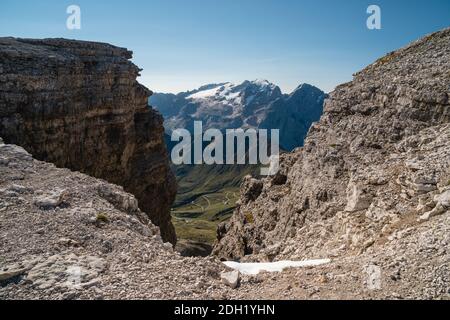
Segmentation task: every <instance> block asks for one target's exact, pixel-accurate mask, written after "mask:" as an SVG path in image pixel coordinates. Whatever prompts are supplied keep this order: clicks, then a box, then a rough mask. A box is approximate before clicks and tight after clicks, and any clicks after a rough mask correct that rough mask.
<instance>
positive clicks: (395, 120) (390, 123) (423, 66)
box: [214, 29, 450, 263]
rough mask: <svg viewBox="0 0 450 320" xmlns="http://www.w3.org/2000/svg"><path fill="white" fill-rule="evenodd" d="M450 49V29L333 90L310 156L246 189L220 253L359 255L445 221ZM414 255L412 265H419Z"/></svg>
mask: <svg viewBox="0 0 450 320" xmlns="http://www.w3.org/2000/svg"><path fill="white" fill-rule="evenodd" d="M449 44H450V29H446V30H443V31H441V32H437V33H434V34H432V35H429V36H427V37H425V38H423V39H421V40H419V41H416V42H414V43H412V44H411V45H409V46H407V47H405V48H403V49H400V50H398V51H396V52H393V53H391V54H388V55H387V56H385V57H383V58H381V59H379V60H378V61H376V62H375V63H374V64H372V65H370V66H368V67H367V68H365V69H364V70H362V71H361V72H358V73H357V74H355V75H354V80H353V81H352V82H350V83H346V84H343V85H341V86H339V87H337V88H336V90H335V91H334V92H333V93H332V94H331V95H330V98H329V99H328V100H327V101H326V103H325V110H324V115H323V116H322V118H321V120H320V122H318V123H317V124H315V125H313V127H312V128H311V129H310V131H309V134H308V137H307V139H306V142H305V146H304V148H302V149H298V150H296V151H294V152H293V153H290V154H285V155H282V159H281V170H280V172H279V173H278V175H277V176H276V177H273V178H267V179H264V180H263V181H257V180H254V179H253V180H252V179H247V180H246V181H245V182H244V185H243V191H242V195H241V201H240V206H239V207H238V209H237V210H236V211H235V213H234V216H233V217H232V219H231V221H230V222H229V223H226V224H223V225H221V226H220V227H219V229H218V242H217V243H216V246H215V248H214V253H215V254H216V255H218V256H219V257H221V258H225V259H242V258H244V257H245V256H246V255H251V256H249V257H246V258H245V259H253V260H258V259H259V260H261V259H267V260H272V259H281V258H286V257H289V258H295V259H301V258H309V259H312V258H326V257H339V256H343V255H346V254H360V253H363V252H366V251H367V250H376V249H375V248H380V249H379V250H382V249H381V248H383V246H384V245H386V242H389V241H393V239H395V237H396V235H398V234H399V233H400V234H402V236H401V237H404V236H405V234H408V235H410V234H414V231H411V230H415V229H411V228H418V226H420V224H421V223H422V222H423V221H427V220H429V219H430V218H431V219H433V218H432V217H435V216H436V215H443V214H448V213H449V207H448V192H449V191H448V190H449V189H450V143H449V141H450V102H449V97H450V45H449ZM280 177H281V178H282V179H281V178H280ZM261 184H263V185H262V186H261ZM256 191H258V192H256ZM444 220H445V219H444ZM447 220H448V219H447ZM429 227H430V228H436V230H437V228H438V227H439V228H447V229H448V226H439V225H437V224H431V226H429ZM405 230H409V231H408V232H406V231H405ZM431 231H432V230H430V234H432V233H433V232H431ZM389 239H391V240H389ZM441 240H442V241H444V240H443V239H441ZM441 240H439V241H441ZM424 241H425V242H427V241H429V240H424ZM430 241H431V240H430ZM422 244H423V243H421V244H420V245H422ZM418 245H419V244H418ZM386 246H387V245H386ZM410 249H411V252H410V253H411V255H410V257H412V259H414V261H416V260H415V259H419V258H418V257H420V256H422V257H423V252H422V251H420V250H419V249H418V248H417V247H415V246H414V247H411V248H410ZM415 249H417V252H416V251H414V250H415ZM402 250H403V251H405V249H404V248H403V249H402ZM408 250H409V249H408ZM436 250H440V248H438V247H437V248H436ZM403 251H400V252H398V254H399V255H401V254H402V253H403ZM448 256H449V255H448V253H446V254H445V252H444V256H443V257H444V258H445V257H447V259H448ZM428 258H429V257H426V258H424V259H428ZM245 259H244V260H245ZM441 261H443V260H441ZM447 261H448V260H447ZM447 263H448V262H447Z"/></svg>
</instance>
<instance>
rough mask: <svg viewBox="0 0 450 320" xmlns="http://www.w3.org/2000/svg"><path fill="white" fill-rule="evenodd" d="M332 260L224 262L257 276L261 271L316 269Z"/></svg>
mask: <svg viewBox="0 0 450 320" xmlns="http://www.w3.org/2000/svg"><path fill="white" fill-rule="evenodd" d="M330 262H331V260H330V259H321V260H306V261H278V262H256V263H239V262H233V261H227V262H224V264H225V265H226V266H227V267H229V268H231V269H234V270H238V271H239V272H241V273H242V274H247V275H257V274H258V273H260V272H261V271H267V272H282V271H283V270H284V269H286V268H304V267H315V266H320V265H323V264H327V263H330Z"/></svg>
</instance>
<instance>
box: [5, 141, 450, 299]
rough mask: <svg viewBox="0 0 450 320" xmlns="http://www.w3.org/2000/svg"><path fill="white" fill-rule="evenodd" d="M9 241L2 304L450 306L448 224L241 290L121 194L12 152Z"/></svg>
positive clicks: (260, 279)
mask: <svg viewBox="0 0 450 320" xmlns="http://www.w3.org/2000/svg"><path fill="white" fill-rule="evenodd" d="M0 238H1V239H0V240H1V241H0V244H1V245H0V299H264V298H265V299H361V298H393V299H400V298H415V299H423V298H445V297H449V292H448V284H449V283H450V282H449V281H450V279H449V275H450V270H449V263H448V262H449V254H448V252H447V250H448V247H449V244H450V215H449V214H445V215H441V216H438V217H436V218H434V219H431V220H430V221H427V222H425V223H422V224H420V225H417V226H415V227H412V228H409V229H406V230H403V231H402V232H398V233H396V234H395V235H393V237H392V239H389V241H388V242H387V243H386V245H385V246H384V247H383V250H377V251H376V252H372V253H368V252H366V253H363V254H361V255H359V256H348V257H336V258H334V259H333V260H332V262H331V263H330V264H327V265H323V266H320V267H311V268H305V269H290V270H286V271H285V272H283V273H280V274H269V273H261V274H259V275H257V276H241V277H240V278H241V279H240V283H239V287H237V288H235V289H232V288H234V286H235V285H236V284H234V285H233V283H229V282H224V279H222V273H223V272H226V271H228V270H225V269H226V268H225V266H224V265H222V264H221V263H220V262H219V260H217V259H216V258H214V257H208V258H183V257H181V256H180V255H179V254H178V253H174V252H173V249H172V245H171V244H170V243H163V241H162V240H161V237H160V235H159V229H158V228H157V227H155V226H154V225H153V224H151V222H150V221H149V220H148V218H147V216H146V215H145V214H144V213H142V212H141V211H140V210H139V209H138V206H137V201H136V199H135V198H134V197H133V196H132V195H130V194H127V193H125V192H124V191H123V189H122V188H121V187H117V186H114V185H111V184H108V183H107V182H105V181H102V180H97V179H95V178H92V177H89V176H87V175H84V174H81V173H77V172H71V171H69V170H67V169H58V168H56V167H55V166H54V165H52V164H49V163H45V162H41V161H38V160H34V159H33V158H32V157H31V155H30V154H28V153H27V152H26V151H25V150H24V149H22V148H21V147H17V146H14V145H5V144H3V143H0ZM376 267H379V268H381V274H380V278H377V274H376V270H377V269H376ZM374 276H375V277H374ZM378 281H381V282H380V283H378ZM378 285H380V286H379V287H378Z"/></svg>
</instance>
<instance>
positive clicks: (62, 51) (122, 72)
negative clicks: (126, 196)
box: [0, 38, 176, 243]
mask: <svg viewBox="0 0 450 320" xmlns="http://www.w3.org/2000/svg"><path fill="white" fill-rule="evenodd" d="M131 57H132V52H130V51H128V50H126V49H123V48H118V47H114V46H111V45H108V44H102V43H92V42H83V41H70V40H64V39H44V40H30V39H14V38H0V136H2V137H3V139H4V140H5V142H7V143H10V144H15V145H20V146H22V147H24V148H25V149H26V150H27V151H28V152H30V153H31V154H32V155H33V156H34V157H35V158H37V159H39V160H45V161H48V162H52V163H54V164H56V165H57V166H58V167H64V168H70V169H72V170H76V171H81V172H84V173H87V174H89V175H92V176H95V177H98V178H102V179H105V180H108V181H109V182H112V183H114V184H118V185H121V186H123V187H124V188H125V190H126V191H128V192H130V193H132V194H133V195H135V196H136V198H137V199H138V201H139V206H140V208H141V210H142V211H144V212H146V213H147V214H148V215H149V217H150V218H151V220H152V221H153V223H154V224H156V225H158V226H160V228H161V235H162V237H163V239H164V240H166V241H170V242H172V243H175V242H176V235H175V231H174V228H173V226H172V223H171V221H170V213H169V210H170V206H171V204H172V202H173V200H174V197H175V193H176V185H175V180H174V177H173V174H172V173H171V171H170V169H169V163H168V157H167V151H166V147H165V144H164V140H163V131H164V129H163V125H162V122H163V120H162V117H161V116H160V114H159V113H157V112H156V111H154V110H151V109H149V108H148V106H147V103H148V97H149V96H150V94H151V92H150V91H149V90H148V89H146V88H145V87H143V86H142V85H140V84H139V83H138V82H137V81H136V78H137V76H138V75H139V69H138V67H137V66H135V65H134V64H133V63H131V62H130V61H129V59H130V58H131ZM38 201H44V202H42V204H43V205H44V206H49V207H52V206H54V205H53V204H54V201H57V199H54V198H52V196H50V198H47V199H41V200H39V199H38ZM49 201H50V202H49Z"/></svg>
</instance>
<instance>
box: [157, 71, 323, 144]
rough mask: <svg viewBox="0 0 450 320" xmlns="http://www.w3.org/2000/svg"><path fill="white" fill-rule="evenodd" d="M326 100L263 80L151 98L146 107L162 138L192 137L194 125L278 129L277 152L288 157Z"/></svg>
mask: <svg viewBox="0 0 450 320" xmlns="http://www.w3.org/2000/svg"><path fill="white" fill-rule="evenodd" d="M326 96H327V95H326V94H325V93H324V92H323V91H322V90H320V89H318V88H316V87H314V86H312V85H309V84H302V85H300V86H299V87H298V88H296V89H295V90H294V91H293V92H292V93H291V94H283V93H282V92H281V89H280V88H279V87H278V86H276V85H274V84H272V83H270V82H269V81H267V80H255V81H244V82H242V83H241V84H238V85H235V84H232V83H229V82H226V83H219V84H208V85H205V86H202V87H200V88H198V89H196V90H193V91H187V92H181V93H178V94H164V93H155V94H154V95H153V96H152V97H151V98H150V104H151V105H152V106H154V107H155V108H156V109H158V110H159V111H160V112H161V113H162V115H163V116H164V118H165V125H164V126H165V128H166V132H167V133H168V134H170V133H171V132H172V131H173V130H175V129H179V128H183V129H188V130H189V131H191V132H192V131H193V124H194V121H202V122H203V128H204V130H207V129H210V128H214V129H219V130H225V129H236V128H243V129H247V128H258V129H279V130H280V147H281V148H282V149H283V150H286V151H291V150H293V149H294V148H296V147H299V146H302V145H303V140H304V137H305V136H306V134H307V132H308V129H309V127H310V126H311V123H312V122H315V121H318V120H319V118H320V115H321V114H322V112H323V102H324V100H325V98H326Z"/></svg>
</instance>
